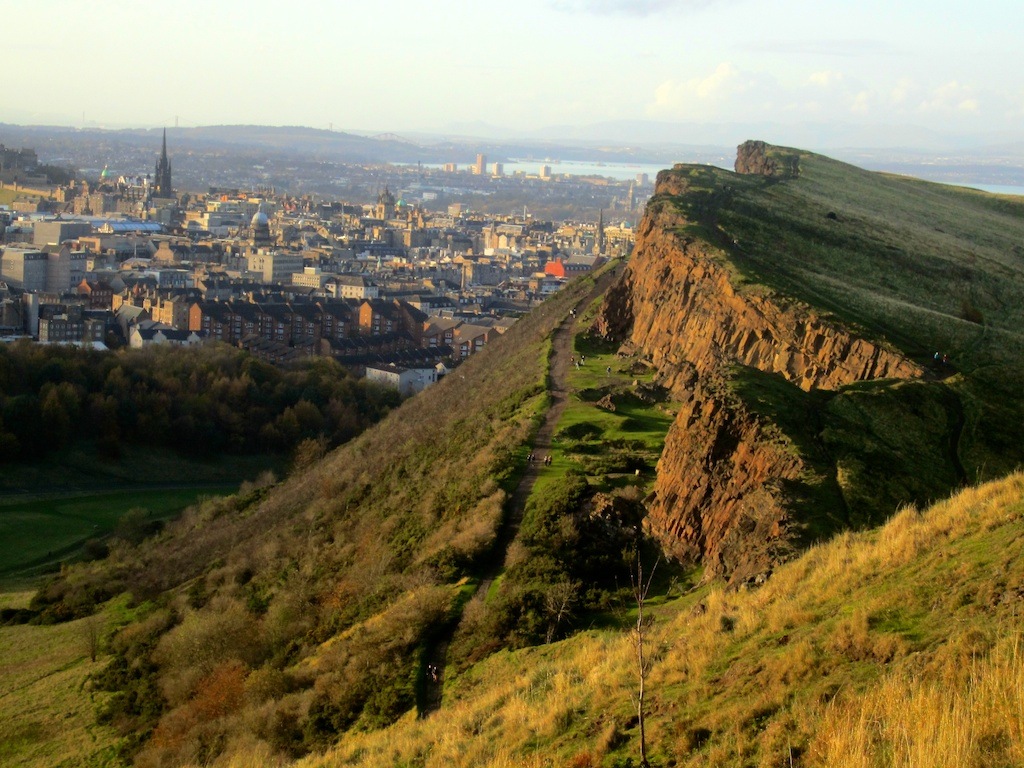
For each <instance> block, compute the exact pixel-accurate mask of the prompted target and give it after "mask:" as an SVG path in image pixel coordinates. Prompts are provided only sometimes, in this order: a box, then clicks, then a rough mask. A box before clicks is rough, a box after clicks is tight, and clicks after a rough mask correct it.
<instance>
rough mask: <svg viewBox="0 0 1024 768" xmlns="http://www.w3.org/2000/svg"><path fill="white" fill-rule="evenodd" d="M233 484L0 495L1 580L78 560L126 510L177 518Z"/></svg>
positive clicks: (11, 580) (153, 518)
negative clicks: (87, 543) (90, 542)
mask: <svg viewBox="0 0 1024 768" xmlns="http://www.w3.org/2000/svg"><path fill="white" fill-rule="evenodd" d="M235 490H237V486H227V485H222V486H211V487H204V488H202V489H197V488H169V489H155V490H131V491H115V492H99V493H84V492H80V493H75V494H68V495H59V496H58V495H54V496H50V497H45V496H42V497H39V498H29V499H20V498H17V497H5V498H2V499H0V584H2V585H9V584H12V583H21V582H24V581H25V580H31V579H33V578H35V577H38V576H39V575H42V574H44V573H47V572H50V571H55V570H57V569H59V567H60V564H61V563H62V562H67V561H70V560H75V559H77V558H78V557H79V556H80V555H81V552H82V547H83V545H84V544H85V543H86V542H87V541H88V540H90V539H102V538H105V537H106V536H108V535H109V534H110V533H111V532H112V531H113V530H114V529H115V527H116V526H117V523H118V520H120V519H121V517H122V516H123V515H124V514H125V513H126V512H127V511H128V510H129V509H133V508H135V507H141V508H144V509H146V510H148V512H149V518H148V519H149V521H152V522H155V521H162V520H167V519H170V518H173V517H175V516H177V515H178V514H179V513H180V512H181V511H182V510H183V509H184V508H185V507H187V506H189V505H191V504H193V503H195V502H196V501H197V500H199V499H201V498H203V497H206V496H220V495H225V494H228V493H232V492H234V491H235Z"/></svg>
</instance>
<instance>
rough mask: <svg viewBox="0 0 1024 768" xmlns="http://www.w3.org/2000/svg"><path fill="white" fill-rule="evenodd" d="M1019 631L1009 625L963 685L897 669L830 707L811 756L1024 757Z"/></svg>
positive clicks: (980, 760)
mask: <svg viewBox="0 0 1024 768" xmlns="http://www.w3.org/2000/svg"><path fill="white" fill-rule="evenodd" d="M1017 631H1018V630H1017V628H1016V627H1015V628H1013V629H1012V630H1010V631H1008V632H1007V637H1005V638H1004V639H1003V640H1002V642H1001V643H1000V644H999V646H998V647H997V648H996V650H995V651H994V652H993V653H992V654H990V655H989V656H988V657H987V658H983V659H979V660H977V661H975V662H974V663H973V664H972V665H971V667H970V670H969V672H970V674H969V679H968V680H967V681H966V684H965V685H963V686H959V687H955V688H951V687H949V686H948V685H945V684H943V683H940V682H936V681H934V680H930V679H929V680H923V679H919V678H917V677H915V676H914V675H912V674H909V673H899V674H894V675H891V676H889V677H888V678H886V679H885V680H884V681H883V682H882V683H881V684H880V685H878V686H877V687H876V688H874V689H873V690H870V691H868V692H867V693H865V694H864V695H863V696H860V697H858V698H856V699H853V700H851V701H848V702H847V703H845V704H843V705H839V706H836V707H834V708H830V709H829V710H828V711H827V713H826V714H825V716H824V717H823V718H822V721H821V724H820V725H819V731H818V736H817V739H816V741H815V743H814V744H813V746H812V750H811V756H812V760H813V762H815V763H816V764H819V765H827V766H851V767H852V768H861V767H863V768H879V767H881V766H891V767H892V768H972V767H973V766H977V767H978V768H981V767H982V766H995V765H1006V766H1010V765H1024V647H1022V645H1021V636H1020V635H1019V634H1016V632H1017ZM945 671H946V673H947V674H956V673H958V672H960V671H962V670H954V669H949V670H945Z"/></svg>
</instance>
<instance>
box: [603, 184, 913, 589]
mask: <svg viewBox="0 0 1024 768" xmlns="http://www.w3.org/2000/svg"><path fill="white" fill-rule="evenodd" d="M685 192H686V180H685V178H683V176H682V174H680V173H677V172H672V171H669V172H663V173H662V174H659V177H658V186H657V190H656V196H655V198H654V200H653V202H652V204H651V205H649V206H648V213H647V215H646V216H645V218H644V220H643V222H642V223H641V225H640V227H639V229H638V233H637V242H636V249H635V251H634V256H633V258H632V260H631V262H630V264H629V265H628V267H627V268H626V270H625V272H624V274H623V277H622V279H621V281H620V282H619V284H618V285H616V286H615V288H614V289H613V290H612V291H610V292H609V293H608V294H607V296H606V299H605V304H604V307H603V310H602V312H601V315H600V317H599V320H598V328H597V330H598V331H599V332H601V333H603V334H607V335H609V336H611V337H613V338H616V339H618V340H620V341H622V342H623V344H624V346H625V347H626V348H627V349H628V350H629V351H631V352H633V353H635V354H637V355H639V356H641V357H644V358H647V359H648V360H649V361H650V362H651V363H653V365H654V366H655V367H656V369H657V370H658V372H659V376H660V378H661V383H662V384H664V385H665V386H666V387H668V388H669V389H670V390H671V391H672V392H673V396H674V398H675V399H677V400H678V401H680V402H681V404H682V405H681V409H680V411H679V414H678V417H677V419H676V421H675V423H674V425H673V427H672V428H671V430H670V432H669V434H668V436H667V439H666V445H665V449H664V452H663V454H662V458H661V460H660V462H659V465H658V473H657V481H656V485H655V490H654V492H653V494H652V496H651V498H650V499H648V517H647V520H648V523H649V525H650V528H651V530H652V532H653V533H654V534H655V535H656V536H658V537H659V538H660V539H661V541H662V542H663V545H664V546H665V547H666V549H667V550H668V551H670V552H671V553H673V554H674V555H676V556H678V557H680V558H683V559H691V560H696V559H699V560H702V561H703V562H704V563H705V565H706V566H707V567H708V568H709V570H710V573H712V574H716V575H726V576H729V577H730V578H731V579H732V580H733V581H740V580H745V579H747V578H752V577H755V576H756V575H757V574H758V573H761V572H763V571H765V570H768V569H770V568H771V565H772V563H773V562H775V561H776V560H778V559H779V558H780V557H784V556H785V554H786V553H787V552H788V551H789V550H790V548H791V546H792V544H793V540H794V538H795V537H796V536H798V535H799V528H800V521H799V520H796V519H794V516H793V514H792V512H793V506H792V504H791V499H790V497H789V494H788V492H787V488H789V487H790V486H791V485H792V484H793V483H794V482H796V480H797V479H798V478H799V477H800V476H801V473H804V472H805V471H806V467H805V463H804V460H803V459H802V458H801V456H800V455H799V453H797V452H795V451H793V450H792V449H791V447H789V446H787V445H786V444H785V441H779V440H778V438H777V434H776V433H775V432H774V431H773V430H772V428H771V425H770V424H768V423H767V422H766V420H765V419H764V418H763V417H761V416H758V415H756V414H754V413H752V412H751V411H750V410H748V409H747V408H746V407H745V406H744V404H743V403H742V400H741V399H740V398H738V397H737V396H736V394H735V392H733V391H732V390H731V389H730V387H729V385H728V378H729V376H728V372H729V370H730V369H731V368H732V367H733V366H736V365H740V366H748V367H749V368H753V369H757V370H758V371H761V372H764V373H767V374H774V375H777V376H781V377H782V378H784V379H785V380H786V381H787V382H789V383H791V384H793V385H795V386H796V387H799V388H800V389H802V390H804V391H810V390H814V389H835V388H837V387H840V386H843V385H846V384H850V383H852V382H856V381H863V380H866V379H876V378H906V377H914V376H917V375H919V374H920V373H921V371H920V369H919V367H918V366H917V365H916V364H914V363H913V362H911V361H910V360H908V359H906V358H905V357H903V356H902V355H901V354H899V353H897V352H895V351H893V350H890V349H886V348H883V347H881V346H879V345H877V344H874V343H872V342H870V341H868V340H866V339H863V338H859V337H857V336H856V335H854V334H853V333H851V332H850V331H849V330H847V329H845V328H843V327H841V326H840V325H838V324H836V323H834V322H831V321H829V320H827V319H825V318H824V317H822V316H821V314H820V313H817V312H815V311H814V310H813V309H811V308H809V307H807V306H805V305H802V304H799V303H796V302H787V301H786V300H784V299H782V298H781V297H778V296H774V295H772V294H771V293H770V292H768V291H761V292H755V291H750V290H747V291H742V290H739V289H737V288H736V287H735V286H734V283H733V280H732V278H731V275H730V271H729V269H728V267H727V266H726V261H725V260H724V259H723V258H722V254H721V253H719V252H718V251H717V249H716V247H715V246H713V245H711V244H709V243H708V242H706V241H705V240H702V239H699V238H697V237H694V236H688V235H686V234H682V232H684V231H685V225H686V224H688V223H689V222H687V221H686V220H685V219H684V218H683V217H682V215H681V214H680V213H679V212H678V210H677V208H676V207H675V206H673V205H671V204H659V201H658V196H659V195H679V194H683V193H685Z"/></svg>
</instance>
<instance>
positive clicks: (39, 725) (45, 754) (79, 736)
mask: <svg viewBox="0 0 1024 768" xmlns="http://www.w3.org/2000/svg"><path fill="white" fill-rule="evenodd" d="M30 597H31V593H27V592H22V593H18V592H4V593H0V608H23V607H25V606H26V605H27V604H28V602H29V599H30ZM130 618H131V612H130V611H128V610H126V607H125V604H124V601H123V600H122V601H115V602H113V603H111V604H109V605H107V606H106V607H105V608H104V609H103V610H102V611H100V612H99V613H97V614H95V615H93V616H89V617H86V618H83V619H78V620H76V621H71V622H67V623H64V624H55V625H51V626H46V627H40V626H29V625H20V626H6V627H0V648H3V649H4V651H3V654H2V658H0V680H2V681H3V685H2V690H0V763H2V764H3V765H20V766H30V765H38V766H57V765H59V766H62V767H63V768H72V766H83V767H84V766H97V767H98V766H114V765H119V764H120V763H119V762H118V761H117V760H116V758H115V756H116V747H117V742H118V737H117V733H116V732H115V731H114V729H113V728H109V727H106V726H100V725H97V724H96V712H95V707H96V703H97V701H99V700H100V699H102V698H103V695H102V694H96V693H93V692H91V691H90V690H89V687H88V679H89V675H90V674H92V673H93V672H94V671H96V670H97V669H98V668H99V667H100V666H101V665H102V664H103V663H104V662H103V660H102V658H101V659H100V660H99V661H97V662H92V661H90V645H91V643H92V642H99V643H101V644H102V643H105V642H106V638H107V637H108V636H109V634H110V632H111V631H112V630H113V629H114V628H115V627H117V626H119V625H123V624H124V623H126V622H127V621H128V620H129V619H130ZM90 638H95V641H93V640H91V639H90Z"/></svg>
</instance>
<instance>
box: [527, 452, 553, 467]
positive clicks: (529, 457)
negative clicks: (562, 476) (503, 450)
mask: <svg viewBox="0 0 1024 768" xmlns="http://www.w3.org/2000/svg"><path fill="white" fill-rule="evenodd" d="M536 458H537V456H536V454H534V453H532V452H531V453H530V454H529V455H527V457H526V460H527V461H528V462H530V463H531V464H532V463H533V461H534V459H536ZM541 461H542V462H544V466H550V465H551V454H550V453H549V454H548V455H547V456H545V457H544V458H543V459H541Z"/></svg>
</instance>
